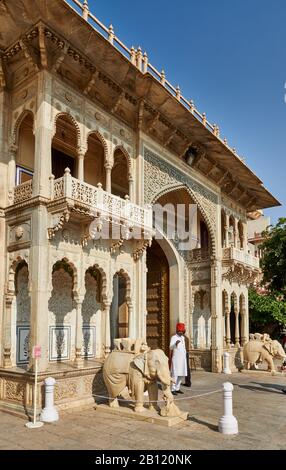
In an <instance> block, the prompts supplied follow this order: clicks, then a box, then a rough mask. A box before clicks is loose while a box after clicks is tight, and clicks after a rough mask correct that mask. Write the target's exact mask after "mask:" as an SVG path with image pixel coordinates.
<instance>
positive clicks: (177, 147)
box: [0, 0, 279, 211]
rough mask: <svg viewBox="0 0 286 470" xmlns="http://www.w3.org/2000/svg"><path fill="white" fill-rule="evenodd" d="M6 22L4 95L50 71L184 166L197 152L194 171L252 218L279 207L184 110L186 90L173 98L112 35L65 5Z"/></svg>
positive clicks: (29, 5)
mask: <svg viewBox="0 0 286 470" xmlns="http://www.w3.org/2000/svg"><path fill="white" fill-rule="evenodd" d="M77 3H79V2H77ZM0 14H1V23H2V26H1V39H0V48H1V73H0V75H1V86H2V87H7V88H9V87H10V86H11V87H13V86H15V84H16V83H15V82H16V81H17V80H18V81H19V82H20V81H21V78H19V74H20V75H21V73H22V75H23V78H25V79H26V78H27V76H29V75H31V77H32V75H33V73H34V72H35V71H37V70H39V69H48V70H49V71H51V72H52V73H53V74H56V75H59V76H60V77H61V79H62V80H64V81H65V82H66V83H68V84H69V85H71V86H72V87H73V88H76V89H77V90H79V91H80V92H81V93H84V94H85V95H86V96H87V97H88V98H90V99H91V100H93V101H95V102H97V103H99V104H100V105H101V106H104V108H105V109H106V110H108V111H109V112H110V113H112V115H114V116H115V117H117V118H119V119H120V120H121V121H124V122H125V123H126V124H128V125H129V126H130V127H131V128H137V129H138V130H139V131H142V132H144V133H145V134H147V135H149V136H150V137H151V138H152V139H154V140H156V141H157V142H158V143H160V144H161V145H163V147H165V148H166V149H168V150H170V151H171V152H173V153H174V154H176V155H177V156H178V158H179V159H180V160H183V161H184V157H185V155H186V152H187V151H188V150H189V149H191V151H192V152H193V154H194V158H193V160H192V163H191V165H192V167H194V168H195V169H196V170H197V171H199V172H201V173H202V174H204V175H205V176H207V177H208V178H209V179H210V180H211V181H212V182H213V183H215V184H216V185H217V186H219V187H220V188H221V190H222V192H223V193H225V194H226V195H227V196H228V197H230V198H232V199H233V200H235V201H236V202H239V203H240V204H241V205H242V206H244V207H245V208H246V210H247V211H253V210H256V209H262V208H266V207H273V206H277V205H279V202H278V201H277V200H276V199H275V198H274V197H273V196H272V195H271V194H270V193H269V192H268V191H267V190H266V189H265V188H264V186H263V185H262V182H261V180H260V179H259V178H258V177H257V176H256V175H255V174H254V173H253V172H252V171H251V170H250V169H249V168H248V167H247V166H246V165H245V164H244V162H243V161H242V160H241V159H240V158H239V157H238V156H237V155H236V153H235V151H234V150H233V149H231V148H230V147H229V146H228V145H227V143H226V142H225V141H223V140H222V139H221V138H220V135H219V129H218V127H217V126H215V127H214V126H211V125H209V123H208V122H207V121H206V118H205V116H204V115H200V117H201V118H202V122H200V120H199V119H198V118H197V117H196V116H195V113H194V110H193V105H192V103H190V109H187V108H186V106H185V105H183V102H182V99H181V94H180V90H179V89H177V90H175V92H176V96H174V94H171V93H170V90H168V88H167V87H166V86H165V82H164V75H160V77H161V78H160V81H158V79H156V78H154V76H153V75H152V74H151V73H150V71H151V70H150V69H148V64H147V59H146V56H143V54H142V56H140V57H139V59H140V61H141V66H140V67H138V60H137V59H138V51H137V59H135V61H134V60H133V58H134V50H133V51H132V49H131V57H130V60H129V59H128V58H127V57H125V56H124V55H123V54H122V53H121V52H120V51H119V50H118V49H116V48H115V47H114V45H113V38H114V33H113V30H112V31H110V35H109V40H107V39H105V38H104V37H103V36H102V35H101V34H100V33H99V32H97V31H96V30H95V28H94V27H93V26H92V25H91V24H89V23H88V22H87V21H86V20H85V19H84V18H82V17H81V16H80V15H78V14H77V13H76V12H75V11H74V10H73V9H72V8H71V6H70V5H68V4H67V2H65V1H64V0H49V2H34V0H18V1H11V0H2V2H1V3H0ZM43 19H44V20H45V22H43ZM124 47H125V46H124ZM123 49H124V48H123ZM125 49H126V48H125ZM139 54H141V53H140V52H139ZM144 61H145V62H144ZM27 64H28V67H27ZM142 64H145V66H142ZM153 70H156V69H154V68H153ZM185 102H186V100H185ZM197 114H198V115H199V113H197Z"/></svg>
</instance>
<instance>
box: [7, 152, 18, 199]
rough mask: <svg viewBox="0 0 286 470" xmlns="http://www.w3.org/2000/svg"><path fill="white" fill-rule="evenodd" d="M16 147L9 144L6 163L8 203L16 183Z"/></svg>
mask: <svg viewBox="0 0 286 470" xmlns="http://www.w3.org/2000/svg"><path fill="white" fill-rule="evenodd" d="M17 151H18V147H17V146H16V145H11V147H10V160H9V163H8V204H12V203H13V192H14V188H15V184H16V155H17Z"/></svg>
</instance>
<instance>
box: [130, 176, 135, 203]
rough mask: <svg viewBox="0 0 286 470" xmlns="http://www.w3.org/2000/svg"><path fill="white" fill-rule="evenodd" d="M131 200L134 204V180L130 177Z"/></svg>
mask: <svg viewBox="0 0 286 470" xmlns="http://www.w3.org/2000/svg"><path fill="white" fill-rule="evenodd" d="M129 199H130V201H131V202H134V180H133V178H132V176H131V175H129Z"/></svg>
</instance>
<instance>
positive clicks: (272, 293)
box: [249, 218, 286, 336]
mask: <svg viewBox="0 0 286 470" xmlns="http://www.w3.org/2000/svg"><path fill="white" fill-rule="evenodd" d="M263 237H264V238H265V241H264V242H263V244H262V245H261V248H262V252H263V257H262V260H261V268H262V272H263V280H262V285H263V286H266V287H267V290H266V292H265V293H264V294H259V293H258V292H257V291H256V290H255V289H250V291H249V319H250V325H251V329H252V330H256V331H258V332H264V331H265V332H268V333H270V334H272V335H273V336H277V335H278V334H279V330H280V329H281V326H283V325H284V326H285V325H286V301H285V298H286V218H283V219H279V221H278V223H277V225H276V226H275V227H273V226H270V227H268V228H267V229H266V230H265V232H264V233H263Z"/></svg>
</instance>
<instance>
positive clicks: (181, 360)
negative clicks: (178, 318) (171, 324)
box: [170, 323, 188, 395]
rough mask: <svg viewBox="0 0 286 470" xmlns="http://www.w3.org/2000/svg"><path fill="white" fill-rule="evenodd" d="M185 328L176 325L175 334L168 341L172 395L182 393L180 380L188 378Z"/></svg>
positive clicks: (181, 325) (178, 324)
mask: <svg viewBox="0 0 286 470" xmlns="http://www.w3.org/2000/svg"><path fill="white" fill-rule="evenodd" d="M185 332H186V328H185V325H184V323H177V326H176V334H175V335H174V336H172V338H171V341H170V353H171V377H172V379H173V384H172V394H173V395H177V394H178V393H184V392H182V391H181V390H180V388H181V383H182V380H183V379H184V378H185V377H187V376H188V368H187V354H186V346H185V338H184V334H185Z"/></svg>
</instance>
